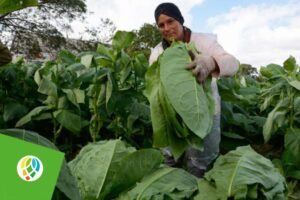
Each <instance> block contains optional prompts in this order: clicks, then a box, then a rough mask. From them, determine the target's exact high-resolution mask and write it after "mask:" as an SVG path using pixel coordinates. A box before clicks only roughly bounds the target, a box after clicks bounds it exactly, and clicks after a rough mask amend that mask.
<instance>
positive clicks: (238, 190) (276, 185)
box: [195, 146, 287, 200]
mask: <svg viewBox="0 0 300 200" xmlns="http://www.w3.org/2000/svg"><path fill="white" fill-rule="evenodd" d="M253 186H255V187H253ZM199 191H200V193H199V195H198V196H197V197H195V200H206V199H213V198H214V199H221V200H226V199H231V198H232V199H248V197H249V196H252V197H253V196H257V195H258V194H261V195H263V197H262V199H266V200H273V199H285V198H286V193H287V185H286V182H285V179H284V177H283V176H282V175H281V174H280V173H279V172H278V170H277V169H276V168H275V167H274V166H273V164H272V162H271V161H270V160H268V159H266V158H264V157H263V156H261V155H259V154H257V153H256V152H255V151H254V150H252V149H251V147H250V146H244V147H238V148H237V149H236V150H235V151H230V152H229V153H227V154H226V155H224V156H220V157H219V158H218V159H217V161H216V162H215V164H214V167H213V168H212V169H211V170H210V171H209V172H207V173H206V174H205V176H204V179H203V180H201V182H200V184H199ZM208 192H209V193H208ZM208 196H211V197H213V198H208Z"/></svg>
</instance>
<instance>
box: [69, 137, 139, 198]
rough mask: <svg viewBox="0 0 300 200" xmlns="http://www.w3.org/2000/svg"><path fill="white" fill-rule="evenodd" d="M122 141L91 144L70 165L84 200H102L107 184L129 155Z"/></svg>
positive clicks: (131, 150) (129, 151)
mask: <svg viewBox="0 0 300 200" xmlns="http://www.w3.org/2000/svg"><path fill="white" fill-rule="evenodd" d="M133 151H135V149H133V148H127V147H126V146H125V144H124V143H123V142H121V141H120V140H112V141H106V142H98V143H95V144H89V145H87V146H85V147H84V148H82V149H81V151H80V153H79V155H78V156H77V157H76V158H75V159H74V160H72V161H71V162H70V163H69V166H70V169H71V171H72V173H73V175H74V176H75V178H76V179H77V181H78V186H79V188H80V191H81V194H82V197H83V199H102V198H103V197H102V196H101V194H102V193H103V191H105V190H107V188H106V187H107V186H108V185H107V184H105V183H108V182H110V181H111V180H112V175H113V173H114V171H116V169H117V163H118V162H119V161H120V160H121V159H122V158H123V157H124V156H126V155H128V154H129V153H131V152H133Z"/></svg>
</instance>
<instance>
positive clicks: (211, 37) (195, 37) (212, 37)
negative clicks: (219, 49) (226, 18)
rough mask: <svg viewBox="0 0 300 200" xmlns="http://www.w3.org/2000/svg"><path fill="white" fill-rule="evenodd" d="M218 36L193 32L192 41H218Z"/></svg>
mask: <svg viewBox="0 0 300 200" xmlns="http://www.w3.org/2000/svg"><path fill="white" fill-rule="evenodd" d="M216 40H217V35H216V34H213V33H198V32H192V34H191V41H194V42H197V41H211V42H212V41H216Z"/></svg>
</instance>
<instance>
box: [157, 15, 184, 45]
mask: <svg viewBox="0 0 300 200" xmlns="http://www.w3.org/2000/svg"><path fill="white" fill-rule="evenodd" d="M157 26H158V29H159V31H160V33H161V34H162V36H163V38H164V39H165V40H167V41H169V42H171V41H172V40H176V41H183V38H184V34H183V26H182V25H181V24H180V23H179V22H178V21H177V20H175V19H174V18H172V17H169V16H167V15H164V14H161V15H160V16H159V17H158V23H157Z"/></svg>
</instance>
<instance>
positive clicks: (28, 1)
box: [0, 0, 38, 14]
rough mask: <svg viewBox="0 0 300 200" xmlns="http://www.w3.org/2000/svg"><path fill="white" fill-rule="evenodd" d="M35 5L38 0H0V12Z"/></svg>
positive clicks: (3, 12) (8, 11)
mask: <svg viewBox="0 0 300 200" xmlns="http://www.w3.org/2000/svg"><path fill="white" fill-rule="evenodd" d="M37 5H38V0H0V14H6V13H10V12H14V11H16V10H20V9H23V8H26V7H30V6H37Z"/></svg>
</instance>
